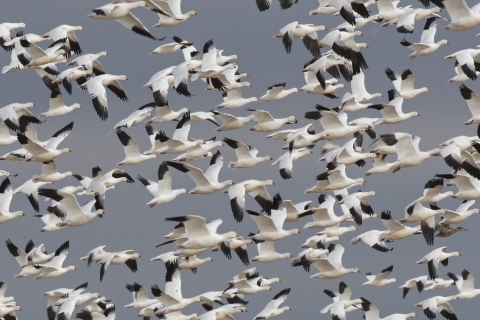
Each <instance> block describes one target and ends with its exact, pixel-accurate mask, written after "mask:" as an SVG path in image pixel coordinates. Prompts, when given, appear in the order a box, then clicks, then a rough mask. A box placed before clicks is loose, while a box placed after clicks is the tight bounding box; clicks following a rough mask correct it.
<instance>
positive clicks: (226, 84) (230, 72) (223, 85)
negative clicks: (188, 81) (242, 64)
mask: <svg viewBox="0 0 480 320" xmlns="http://www.w3.org/2000/svg"><path fill="white" fill-rule="evenodd" d="M228 63H230V62H228ZM237 68H238V67H237V66H235V68H231V69H226V70H224V71H222V72H221V73H219V74H217V75H215V76H213V77H211V78H207V79H205V80H206V81H207V83H208V87H207V88H206V89H205V90H210V91H217V92H225V91H226V92H228V91H232V90H235V89H238V88H243V87H253V85H252V84H251V83H250V82H240V81H236V80H235V74H236V73H237Z"/></svg>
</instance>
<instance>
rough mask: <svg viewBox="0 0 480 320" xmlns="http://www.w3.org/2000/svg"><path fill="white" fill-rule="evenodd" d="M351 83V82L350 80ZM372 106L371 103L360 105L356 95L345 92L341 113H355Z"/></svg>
mask: <svg viewBox="0 0 480 320" xmlns="http://www.w3.org/2000/svg"><path fill="white" fill-rule="evenodd" d="M352 82H353V80H352ZM371 105H373V104H372V103H360V101H359V100H358V99H357V94H356V93H350V92H346V93H345V94H344V95H343V97H342V104H341V107H340V108H341V110H342V111H343V112H355V111H359V110H362V109H366V108H368V107H370V106H371Z"/></svg>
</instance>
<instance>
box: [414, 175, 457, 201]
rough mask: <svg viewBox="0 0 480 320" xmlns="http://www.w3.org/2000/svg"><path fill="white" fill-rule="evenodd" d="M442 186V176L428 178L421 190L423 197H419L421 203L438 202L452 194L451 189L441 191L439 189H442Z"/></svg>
mask: <svg viewBox="0 0 480 320" xmlns="http://www.w3.org/2000/svg"><path fill="white" fill-rule="evenodd" d="M442 188H443V179H442V178H433V179H430V180H428V182H427V183H426V184H425V187H424V190H423V197H421V198H420V201H421V202H423V203H432V202H439V201H441V200H443V199H445V198H447V197H451V196H453V192H452V191H447V192H444V193H441V192H440V191H441V190H442Z"/></svg>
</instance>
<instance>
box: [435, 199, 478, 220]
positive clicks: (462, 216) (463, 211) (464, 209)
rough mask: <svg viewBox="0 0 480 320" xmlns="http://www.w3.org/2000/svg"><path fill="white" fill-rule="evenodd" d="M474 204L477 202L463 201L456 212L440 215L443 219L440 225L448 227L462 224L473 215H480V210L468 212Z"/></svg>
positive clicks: (446, 212)
mask: <svg viewBox="0 0 480 320" xmlns="http://www.w3.org/2000/svg"><path fill="white" fill-rule="evenodd" d="M474 203H475V200H468V201H463V202H462V204H461V205H460V206H459V207H458V208H457V209H456V210H455V211H453V210H445V213H444V214H440V215H441V216H442V217H443V219H442V220H441V221H440V222H439V223H440V224H446V225H451V224H457V223H462V222H463V221H465V220H467V218H468V217H470V216H472V215H473V214H475V213H480V210H479V209H472V210H468V209H469V208H470V207H471V206H472V205H473V204H474Z"/></svg>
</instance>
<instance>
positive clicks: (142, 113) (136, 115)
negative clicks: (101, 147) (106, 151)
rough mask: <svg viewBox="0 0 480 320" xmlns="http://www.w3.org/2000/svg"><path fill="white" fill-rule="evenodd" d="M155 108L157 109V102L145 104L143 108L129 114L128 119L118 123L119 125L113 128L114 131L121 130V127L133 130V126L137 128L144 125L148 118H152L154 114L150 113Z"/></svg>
mask: <svg viewBox="0 0 480 320" xmlns="http://www.w3.org/2000/svg"><path fill="white" fill-rule="evenodd" d="M154 107H155V102H149V103H147V104H144V105H143V106H141V107H140V108H138V109H137V110H136V111H134V112H132V113H131V114H129V115H128V117H126V118H125V119H123V120H121V121H120V122H117V124H116V125H115V126H114V127H113V128H114V129H120V128H121V127H125V128H131V127H133V126H136V125H138V124H140V123H142V121H143V120H145V119H146V118H147V117H152V114H151V113H150V111H152V110H153V108H154Z"/></svg>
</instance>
